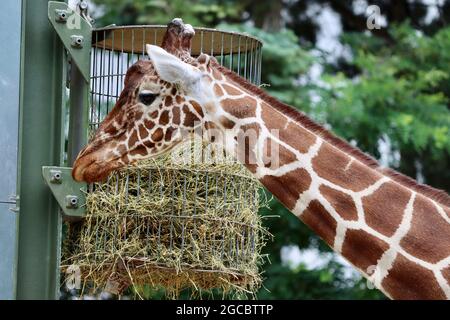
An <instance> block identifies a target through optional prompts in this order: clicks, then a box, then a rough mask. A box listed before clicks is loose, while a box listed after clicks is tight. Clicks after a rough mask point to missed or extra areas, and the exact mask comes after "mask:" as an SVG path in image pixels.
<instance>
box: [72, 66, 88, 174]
mask: <svg viewBox="0 0 450 320" xmlns="http://www.w3.org/2000/svg"><path fill="white" fill-rule="evenodd" d="M70 70H71V71H70V118H69V145H68V149H67V160H68V163H69V164H70V165H72V164H73V162H74V161H75V159H76V157H77V155H78V153H79V152H80V150H81V149H82V148H83V147H84V146H85V145H86V142H87V124H88V122H89V113H88V112H89V85H88V83H87V82H86V81H85V79H84V77H83V74H82V73H81V71H80V70H79V69H78V67H77V66H76V65H75V64H74V63H72V64H71V69H70Z"/></svg>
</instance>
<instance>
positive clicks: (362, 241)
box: [342, 229, 389, 272]
mask: <svg viewBox="0 0 450 320" xmlns="http://www.w3.org/2000/svg"><path fill="white" fill-rule="evenodd" d="M387 249H389V245H388V244H387V243H386V242H384V241H383V240H381V239H379V238H377V237H375V236H373V235H371V234H369V233H367V232H366V231H363V230H352V229H348V230H347V232H346V234H345V240H344V243H343V245H342V255H343V256H344V257H345V258H347V259H348V260H349V261H350V262H351V263H352V264H353V265H355V266H356V267H357V268H359V269H360V270H362V271H364V272H366V271H367V270H368V268H369V267H370V266H374V265H377V262H378V259H380V258H381V256H382V255H383V253H384V252H385V251H386V250H387Z"/></svg>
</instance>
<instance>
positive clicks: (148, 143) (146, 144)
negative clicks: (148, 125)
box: [144, 140, 155, 149]
mask: <svg viewBox="0 0 450 320" xmlns="http://www.w3.org/2000/svg"><path fill="white" fill-rule="evenodd" d="M144 146H146V147H147V148H149V149H153V148H154V147H155V144H154V143H153V142H152V141H151V140H145V141H144Z"/></svg>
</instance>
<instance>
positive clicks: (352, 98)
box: [316, 24, 450, 189]
mask: <svg viewBox="0 0 450 320" xmlns="http://www.w3.org/2000/svg"><path fill="white" fill-rule="evenodd" d="M391 33H392V37H393V38H394V39H395V44H394V45H391V46H385V45H384V46H383V43H382V42H379V41H373V39H371V38H370V36H367V35H364V34H359V33H354V34H348V35H346V36H345V37H344V39H343V40H344V41H345V42H346V43H347V44H348V45H350V46H351V47H352V48H353V54H354V59H353V64H354V66H355V67H356V68H357V69H359V70H360V74H359V75H358V76H357V77H356V78H348V77H346V76H345V75H344V74H343V73H339V72H338V73H336V74H331V75H326V76H324V77H323V80H324V81H325V82H326V84H327V85H328V88H327V89H326V90H322V96H321V98H322V99H321V101H320V103H318V104H317V106H316V110H317V112H320V113H322V114H326V117H325V121H326V122H327V123H329V124H330V125H331V126H332V128H333V131H334V132H336V133H337V134H338V135H340V136H342V137H344V138H346V139H348V140H355V141H356V142H357V143H358V146H359V147H360V148H361V149H363V150H364V151H366V152H369V153H370V154H372V155H374V156H375V157H377V158H378V157H379V156H380V155H379V150H378V141H379V140H380V139H386V138H385V137H386V136H387V137H389V140H390V141H391V143H392V148H393V150H396V151H398V152H399V153H400V155H401V157H402V161H401V162H400V164H399V167H398V169H399V170H400V171H403V172H405V173H407V174H409V175H411V176H412V177H415V176H416V174H417V172H416V168H415V167H414V163H415V162H419V163H421V164H422V165H423V167H424V168H425V169H424V170H425V181H426V182H427V183H430V184H432V185H434V186H436V187H441V188H444V189H448V188H449V184H448V181H450V173H449V172H448V170H446V169H448V164H449V162H448V161H449V160H450V156H449V155H450V113H449V112H448V107H449V101H450V100H449V99H450V92H449V86H448V81H449V77H450V54H449V52H450V28H446V29H442V30H441V31H439V32H438V33H437V34H436V35H434V36H433V37H426V36H423V35H422V34H421V33H419V32H417V31H416V30H414V29H412V28H411V27H409V26H408V25H407V24H404V25H401V26H399V27H397V28H393V29H391ZM445 163H446V164H447V166H445ZM391 165H394V163H391ZM443 165H444V166H443Z"/></svg>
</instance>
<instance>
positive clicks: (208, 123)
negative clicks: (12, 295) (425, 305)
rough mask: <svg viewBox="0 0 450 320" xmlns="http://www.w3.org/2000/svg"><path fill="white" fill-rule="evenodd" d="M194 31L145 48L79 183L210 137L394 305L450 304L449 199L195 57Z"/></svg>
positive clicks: (174, 30)
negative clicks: (415, 302) (431, 301)
mask: <svg viewBox="0 0 450 320" xmlns="http://www.w3.org/2000/svg"><path fill="white" fill-rule="evenodd" d="M192 31H193V30H192V27H190V26H186V25H184V24H183V22H182V21H181V20H175V21H173V22H171V23H170V24H169V25H168V29H167V32H166V35H165V37H164V40H163V47H162V48H159V47H155V46H147V50H148V54H149V57H150V60H140V61H138V62H137V63H136V64H134V65H133V66H132V67H131V68H130V69H129V70H128V72H127V74H126V78H125V83H124V89H123V91H122V93H121V95H120V97H119V99H118V101H117V103H116V105H115V107H114V108H113V110H112V111H111V112H110V113H109V114H108V115H107V117H106V118H105V120H104V121H103V122H102V124H101V125H100V127H99V129H98V130H97V132H96V134H95V135H94V137H93V139H92V140H91V141H90V143H89V144H88V145H87V146H86V147H85V148H84V149H83V150H82V151H81V152H80V154H79V156H78V158H77V160H76V162H75V164H74V168H73V176H74V178H75V179H76V180H79V181H88V182H92V181H100V180H103V179H105V178H106V177H107V176H108V174H109V173H110V172H111V171H112V170H115V169H117V168H120V167H123V166H125V165H127V164H130V163H133V162H135V161H138V160H140V159H145V158H148V157H152V156H155V155H158V154H161V153H164V152H168V151H169V150H171V149H172V148H173V147H174V146H176V145H177V144H179V143H180V142H182V141H183V140H186V139H188V138H189V137H190V136H192V135H193V134H195V132H202V136H204V137H206V139H209V140H210V141H211V142H220V143H221V144H223V145H224V147H225V149H226V150H227V152H230V153H234V154H235V155H236V157H237V158H238V159H239V161H241V162H243V164H244V165H245V166H246V167H247V168H248V169H249V170H250V171H251V172H252V173H253V174H254V175H255V176H256V177H257V178H258V179H259V180H260V181H261V182H262V184H263V185H264V186H265V187H266V188H267V189H268V190H269V191H270V192H272V193H273V194H274V195H275V196H276V197H277V198H278V199H279V200H280V201H281V202H282V203H283V204H284V205H285V206H286V207H287V208H288V209H289V210H290V211H292V212H293V213H294V214H295V215H297V216H298V217H299V218H300V219H301V220H302V221H303V222H305V223H306V224H307V225H308V226H309V227H310V228H312V229H313V230H314V231H315V232H316V233H317V234H318V235H319V236H320V237H321V238H322V239H323V240H324V241H325V242H326V243H327V244H328V245H329V246H330V247H331V248H333V249H334V250H335V251H336V252H338V253H339V254H341V255H342V256H344V257H345V258H346V259H347V260H348V261H349V262H350V263H351V264H352V265H354V266H355V267H356V268H357V269H358V270H360V271H361V273H362V274H363V275H364V276H365V277H367V278H368V279H369V280H371V281H372V282H373V283H374V285H375V286H376V287H377V288H379V289H380V290H382V291H383V292H384V293H385V294H386V295H387V296H388V297H390V298H395V299H450V208H449V205H450V197H449V196H448V195H447V194H445V193H444V192H442V191H439V190H435V189H432V188H430V187H428V186H423V185H418V184H417V183H415V182H413V181H412V180H411V179H408V178H406V177H404V176H401V175H400V174H398V173H395V172H391V171H388V170H385V169H382V168H380V167H379V166H378V165H377V163H376V162H375V161H374V160H372V159H370V158H369V157H367V156H365V155H364V154H363V153H362V152H360V151H358V150H356V149H355V148H353V147H351V146H350V145H349V144H347V143H345V142H343V141H342V140H340V139H338V138H336V137H334V136H333V135H332V134H331V133H329V132H328V131H326V130H325V129H323V128H322V127H321V126H319V125H317V124H315V123H313V122H312V121H311V120H310V119H309V118H308V117H307V116H305V115H303V114H301V113H300V112H298V111H296V110H294V109H292V108H290V107H289V106H286V105H284V104H282V103H281V102H279V101H277V100H275V99H274V98H272V97H270V96H268V95H267V94H266V93H264V92H263V91H262V90H261V89H260V88H258V87H256V86H254V85H252V84H250V83H248V82H246V81H245V80H244V79H242V78H241V77H239V76H238V75H236V74H235V73H233V72H231V71H229V70H228V69H226V68H224V67H222V66H220V65H219V64H218V63H217V61H215V59H214V58H213V57H209V56H208V55H206V54H201V55H200V56H199V57H197V58H193V57H191V55H190V44H191V40H192V37H193V32H192ZM203 133H206V134H203Z"/></svg>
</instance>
